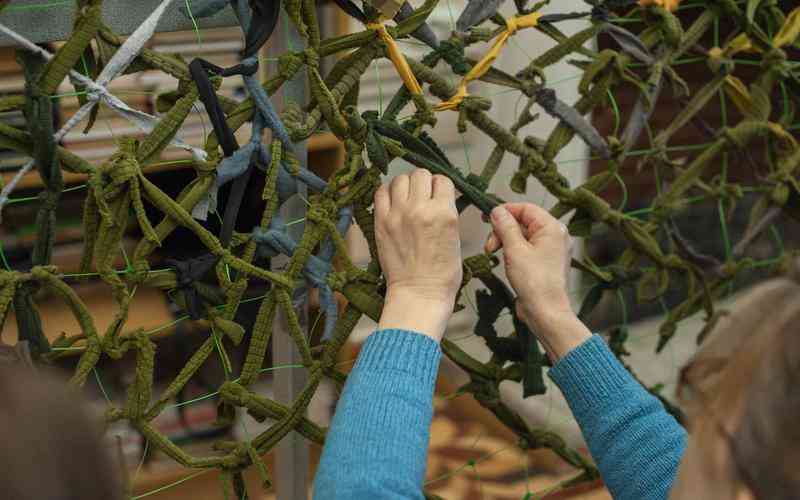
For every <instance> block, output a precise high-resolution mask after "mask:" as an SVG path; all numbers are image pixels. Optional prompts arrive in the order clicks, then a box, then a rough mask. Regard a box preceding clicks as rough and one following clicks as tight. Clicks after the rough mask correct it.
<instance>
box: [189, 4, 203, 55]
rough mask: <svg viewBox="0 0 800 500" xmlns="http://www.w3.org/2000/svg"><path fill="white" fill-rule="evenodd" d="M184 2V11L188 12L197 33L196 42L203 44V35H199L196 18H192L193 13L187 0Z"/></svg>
mask: <svg viewBox="0 0 800 500" xmlns="http://www.w3.org/2000/svg"><path fill="white" fill-rule="evenodd" d="M185 2H186V12H187V13H188V14H189V19H191V20H192V26H193V27H194V32H195V34H196V35H197V44H198V45H203V37H202V36H201V35H200V26H198V25H197V20H196V19H195V18H194V14H192V6H191V5H189V0H185Z"/></svg>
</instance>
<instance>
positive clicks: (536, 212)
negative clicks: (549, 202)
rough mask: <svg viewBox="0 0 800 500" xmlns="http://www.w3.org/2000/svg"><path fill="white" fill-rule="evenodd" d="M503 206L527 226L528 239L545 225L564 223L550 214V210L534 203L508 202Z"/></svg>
mask: <svg viewBox="0 0 800 500" xmlns="http://www.w3.org/2000/svg"><path fill="white" fill-rule="evenodd" d="M503 206H505V207H506V209H507V210H508V211H509V213H511V215H513V216H514V218H515V219H516V220H517V222H519V224H520V225H521V226H522V227H523V228H525V231H524V232H525V236H526V238H527V239H528V240H530V239H531V238H533V237H534V236H535V235H536V233H537V232H538V231H539V230H540V229H542V228H544V227H547V226H550V225H552V226H553V227H555V226H556V225H563V224H561V222H559V220H558V219H556V218H555V217H553V216H552V215H550V212H548V211H547V210H545V209H544V208H542V207H540V206H539V205H535V204H533V203H506V204H505V205H503Z"/></svg>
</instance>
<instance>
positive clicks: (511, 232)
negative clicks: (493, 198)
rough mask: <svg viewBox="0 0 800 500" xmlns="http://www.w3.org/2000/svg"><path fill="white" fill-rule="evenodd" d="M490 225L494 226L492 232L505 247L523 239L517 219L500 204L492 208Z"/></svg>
mask: <svg viewBox="0 0 800 500" xmlns="http://www.w3.org/2000/svg"><path fill="white" fill-rule="evenodd" d="M492 227H494V234H495V235H496V236H497V238H499V239H500V242H501V243H502V245H503V246H504V247H506V248H508V247H509V246H511V245H513V244H518V243H522V242H524V241H525V236H523V234H522V228H521V227H520V225H519V223H518V222H517V219H515V218H514V216H513V215H511V212H509V211H508V210H507V209H506V207H504V206H502V205H500V206H498V207H495V208H494V210H492Z"/></svg>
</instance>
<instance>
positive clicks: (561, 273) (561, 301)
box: [485, 203, 572, 323]
mask: <svg viewBox="0 0 800 500" xmlns="http://www.w3.org/2000/svg"><path fill="white" fill-rule="evenodd" d="M491 222H492V229H493V230H492V232H491V233H490V234H489V238H488V239H487V240H486V248H485V249H486V252H488V253H494V252H496V251H497V250H499V249H500V248H502V249H503V259H504V262H505V268H506V275H507V276H508V280H509V282H510V283H511V286H512V287H513V288H514V290H515V291H516V292H517V295H518V297H519V299H518V301H517V310H518V314H519V315H520V316H521V317H522V318H523V319H525V320H526V321H528V322H532V323H536V319H537V317H539V316H541V314H542V313H544V312H545V311H560V312H566V311H571V310H572V309H571V306H570V301H569V296H568V294H567V278H568V275H569V269H570V262H571V250H572V244H571V238H570V236H569V232H568V231H567V228H566V226H565V225H564V224H562V223H561V222H559V221H558V220H556V219H555V218H554V217H553V216H552V215H550V214H549V213H548V212H547V211H546V210H544V209H543V208H541V207H539V206H537V205H534V204H532V203H506V204H504V205H501V206H499V207H497V208H495V209H494V210H493V211H492V215H491Z"/></svg>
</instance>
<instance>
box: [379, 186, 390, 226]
mask: <svg viewBox="0 0 800 500" xmlns="http://www.w3.org/2000/svg"><path fill="white" fill-rule="evenodd" d="M391 208H392V199H391V196H390V195H389V187H388V186H387V185H386V184H381V187H379V188H378V190H377V191H375V220H376V221H378V222H380V221H382V220H384V219H385V218H386V217H387V216H388V215H389V210H390V209H391Z"/></svg>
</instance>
